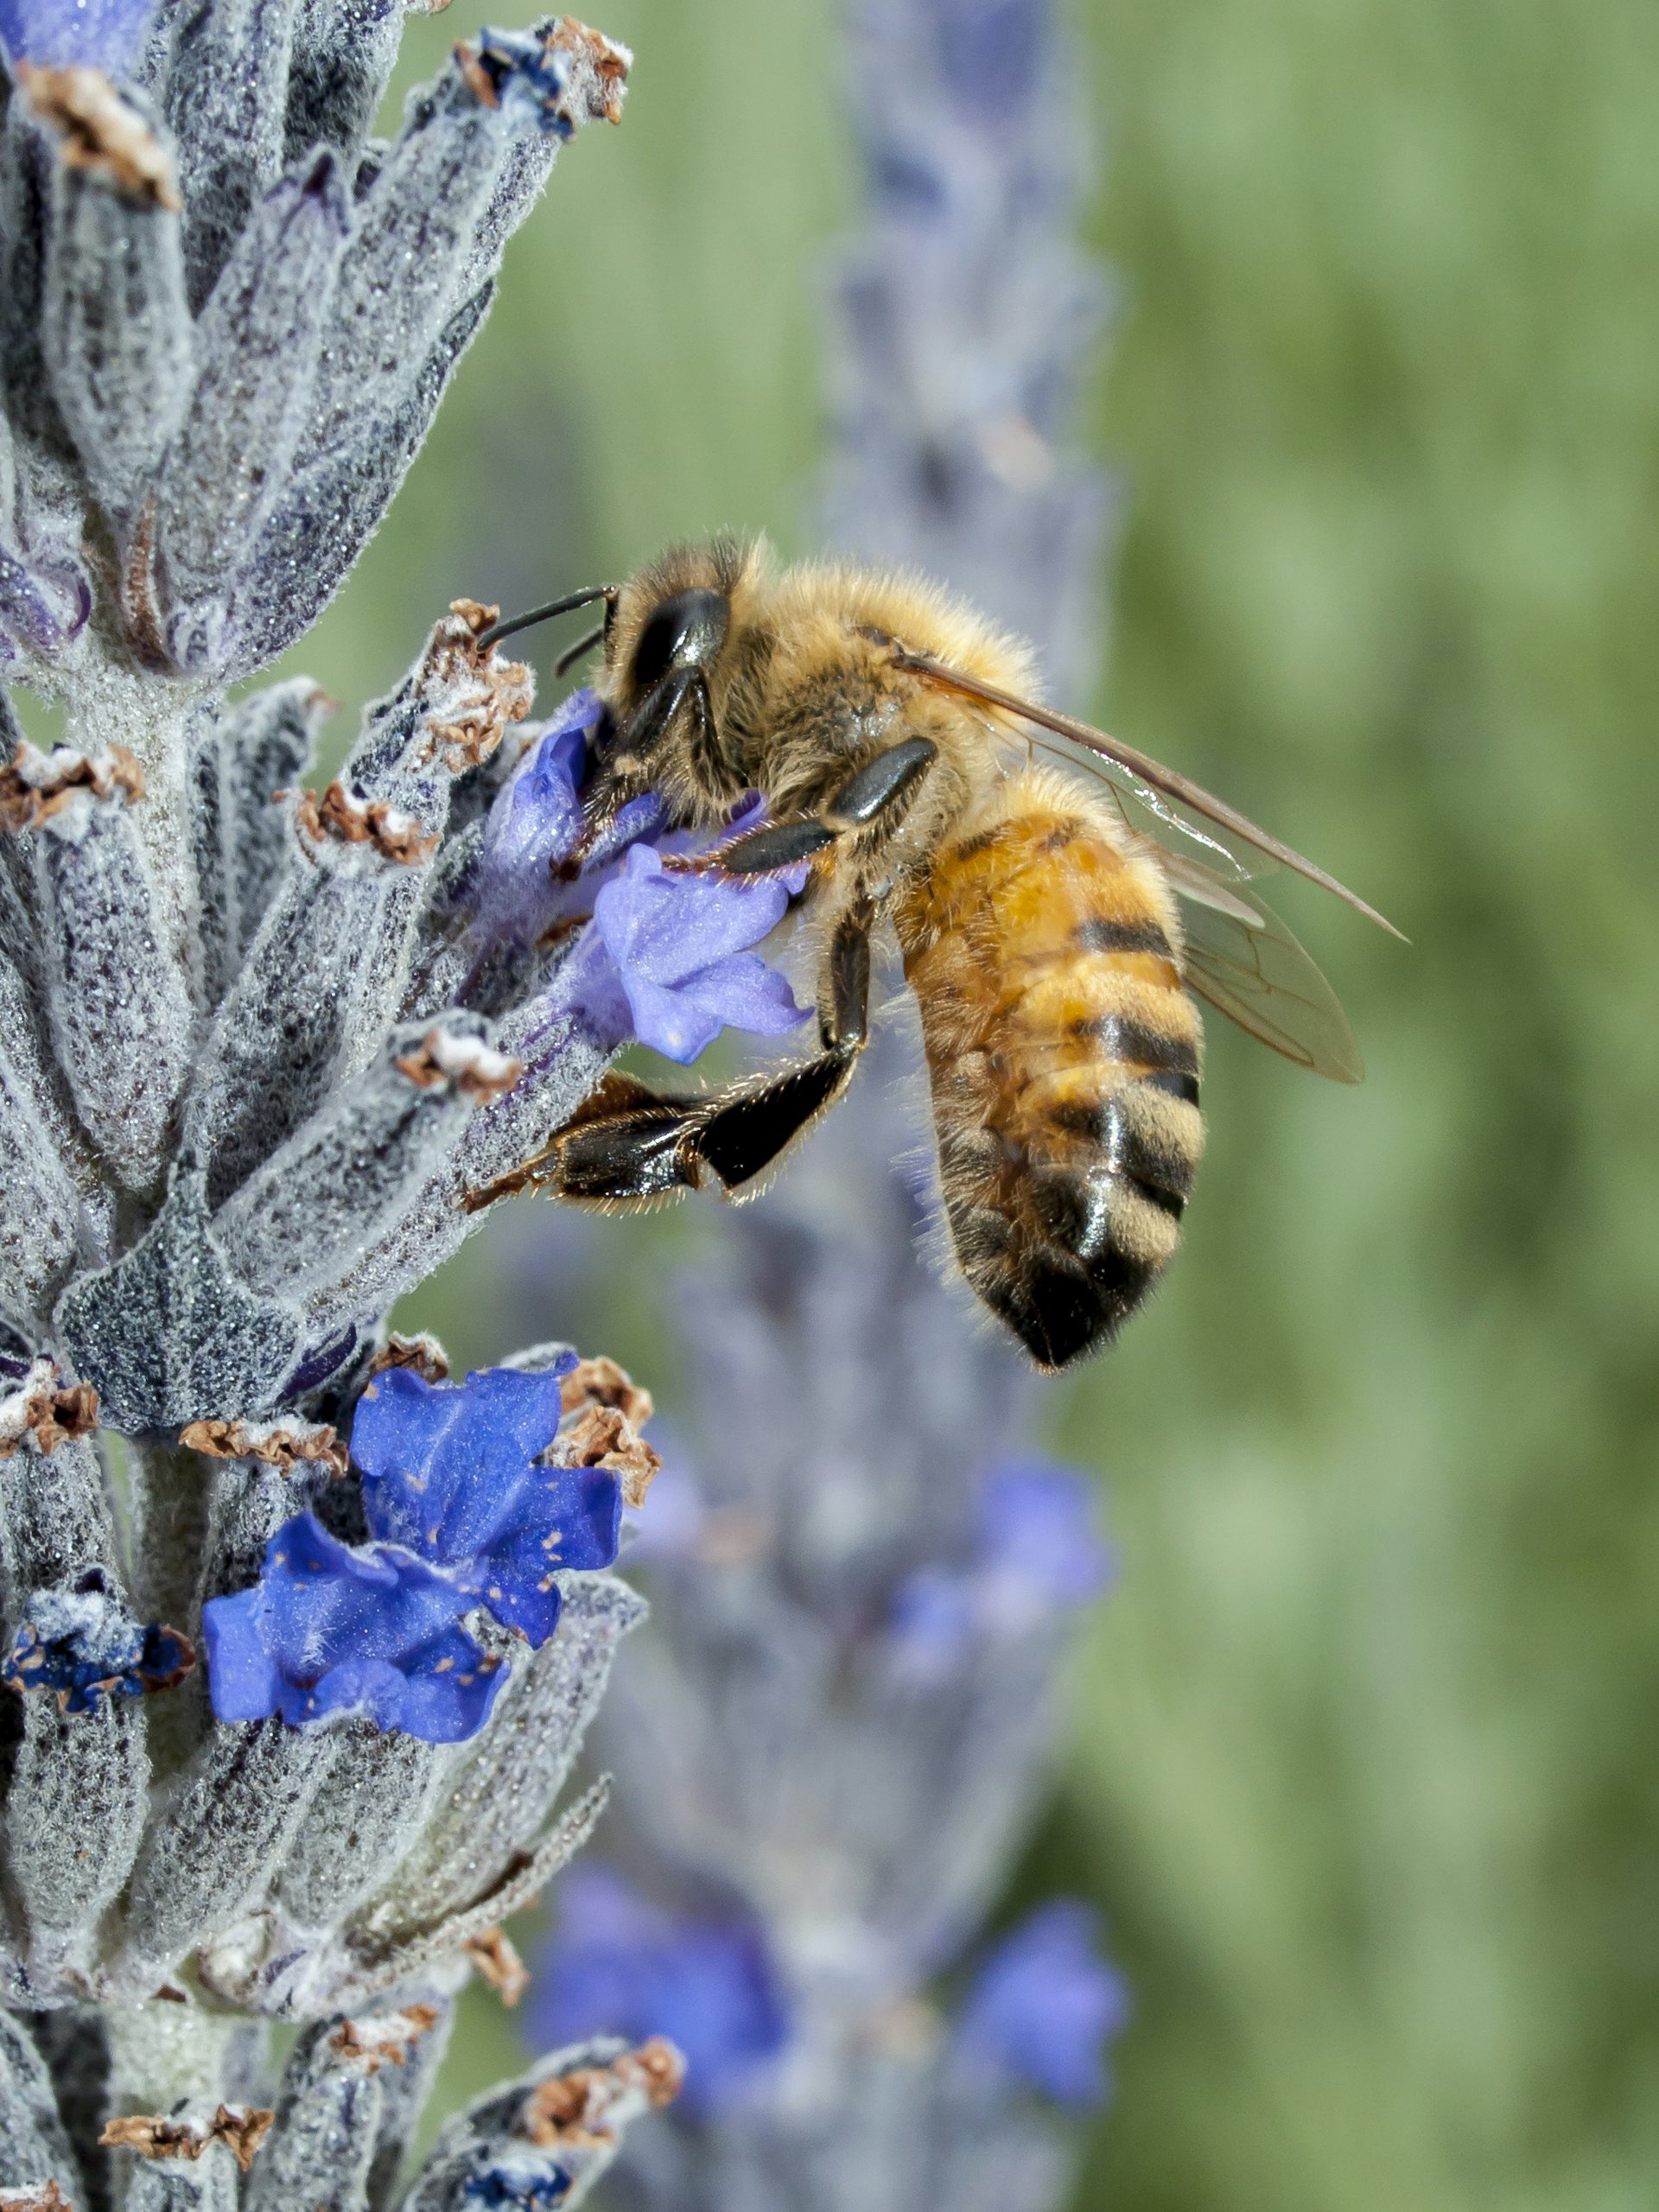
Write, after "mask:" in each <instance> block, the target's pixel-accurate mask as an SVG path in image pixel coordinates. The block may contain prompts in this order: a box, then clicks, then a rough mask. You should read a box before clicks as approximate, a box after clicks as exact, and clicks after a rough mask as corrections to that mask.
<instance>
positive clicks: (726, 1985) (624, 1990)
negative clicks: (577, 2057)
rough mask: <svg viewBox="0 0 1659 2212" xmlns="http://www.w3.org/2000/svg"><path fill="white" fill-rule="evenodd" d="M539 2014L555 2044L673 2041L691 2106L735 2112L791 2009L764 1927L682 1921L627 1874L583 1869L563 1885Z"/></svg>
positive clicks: (540, 1981) (735, 1920)
mask: <svg viewBox="0 0 1659 2212" xmlns="http://www.w3.org/2000/svg"><path fill="white" fill-rule="evenodd" d="M534 1987H535V1995H534V1998H533V1999H532V2002H531V2021H532V2024H533V2025H534V2027H535V2029H536V2031H537V2036H538V2037H539V2038H540V2039H541V2040H542V2041H543V2043H546V2044H553V2045H557V2044H563V2043H571V2042H575V2041H576V2040H578V2039H579V2038H580V2037H583V2036H586V2035H591V2034H592V2033H593V2031H594V2029H595V2028H596V2027H601V2026H602V2027H604V2028H605V2029H606V2030H607V2031H611V2030H614V2031H616V2032H617V2033H618V2034H620V2035H626V2036H629V2037H643V2036H646V2035H665V2036H667V2037H668V2038H669V2039H670V2041H671V2043H673V2044H676V2045H677V2047H678V2049H679V2050H681V2051H683V2054H684V2056H685V2062H686V2078H685V2088H684V2090H683V2093H682V2095H681V2100H680V2101H681V2106H682V2109H683V2110H684V2111H685V2112H686V2113H689V2114H690V2115H693V2116H696V2115H697V2114H700V2113H711V2112H715V2111H717V2110H719V2109H720V2108H721V2107H722V2106H726V2105H729V2104H730V2103H731V2102H732V2101H734V2099H735V2098H737V2097H738V2096H739V2095H740V2094H741V2092H742V2090H743V2088H744V2087H745V2086H746V2084H747V2083H748V2082H749V2081H750V2080H751V2079H752V2078H753V2075H754V2074H755V2072H756V2069H758V2068H760V2066H762V2065H763V2064H764V2063H766V2060H767V2059H769V2058H771V2057H772V2056H775V2055H776V2054H777V2053H778V2052H779V2050H781V2049H782V2048H783V2045H784V2043H785V2039H786V2038H787V2036H788V2032H789V2020H788V2014H787V2012H786V2011H785V2005H784V2000H783V1997H782V1994H781V1993H780V1991H779V1986H778V1983H777V1979H776V1976H775V1974H774V1972H773V1969H772V1961H771V1959H770V1957H769V1955H768V1954H767V1950H766V1943H765V1941H764V1939H763V1937H762V1936H761V1934H760V1929H758V1928H757V1927H756V1926H755V1925H754V1923H753V1922H752V1921H750V1920H749V1919H747V1917H745V1916H741V1915H739V1914H736V1913H727V1914H723V1915H720V1916H709V1917H704V1918H696V1919H676V1918H675V1917H673V1916H671V1915H670V1914H669V1913H667V1912H664V1911H663V1910H660V1909H659V1908H658V1906H656V1905H653V1904H651V1903H649V1902H648V1900H647V1899H646V1898H645V1897H642V1896H641V1895H640V1893H639V1891H637V1890H635V1889H634V1888H633V1887H632V1885H630V1884H629V1883H627V1882H626V1881H624V1880H623V1879H622V1878H621V1877H620V1875H617V1874H614V1873H612V1872H609V1871H608V1870H607V1869H606V1868H604V1867H600V1866H577V1867H574V1868H573V1869H572V1870H571V1872H569V1874H568V1875H567V1876H566V1877H565V1878H564V1880H563V1883H562V1884H561V1885H560V1890H559V1922H558V1929H557V1932H556V1935H555V1936H554V1937H553V1939H552V1940H551V1942H549V1943H548V1944H547V1946H546V1947H545V1948H544V1949H543V1953H542V1955H541V1958H540V1961H538V1966H537V1975H536V1980H535V1985H534Z"/></svg>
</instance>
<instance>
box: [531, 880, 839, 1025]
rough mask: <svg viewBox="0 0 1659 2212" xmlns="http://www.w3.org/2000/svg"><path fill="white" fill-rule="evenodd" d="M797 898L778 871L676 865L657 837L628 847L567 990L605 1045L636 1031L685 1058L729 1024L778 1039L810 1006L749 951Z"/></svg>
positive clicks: (601, 898)
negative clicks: (749, 873) (746, 875)
mask: <svg viewBox="0 0 1659 2212" xmlns="http://www.w3.org/2000/svg"><path fill="white" fill-rule="evenodd" d="M789 898H790V893H789V887H788V884H787V882H786V881H785V880H783V879H782V878H780V877H776V876H763V877H757V878H753V879H749V880H743V879H740V878H738V877H734V876H727V875H721V874H719V873H718V872H717V871H714V870H711V871H709V873H708V874H701V873H695V872H692V871H689V870H688V871H684V872H681V871H677V870H671V869H668V868H665V867H664V861H663V856H662V855H661V854H660V853H658V852H657V851H655V850H654V849H652V847H651V846H649V845H633V846H631V847H630V848H629V850H628V852H627V855H626V857H625V859H624V860H623V862H622V866H621V868H620V870H619V871H618V873H617V874H615V875H614V876H613V878H612V880H610V881H609V882H608V883H607V884H605V885H604V886H603V887H601V890H600V893H599V895H598V897H597V898H596V899H594V926H593V928H592V929H591V930H589V931H588V933H587V935H586V937H585V938H583V940H582V944H580V945H579V946H578V948H577V950H576V951H575V953H574V954H573V955H572V957H571V961H570V963H569V972H566V973H562V974H561V976H560V977H559V988H560V995H561V996H562V997H563V998H564V999H565V1001H566V1002H567V1003H569V1004H571V1005H573V1006H575V1007H579V1008H580V1010H581V1012H582V1017H583V1020H584V1022H585V1024H586V1026H587V1027H588V1032H589V1033H590V1034H591V1035H593V1036H594V1038H595V1039H598V1040H600V1041H601V1042H602V1043H603V1044H605V1045H607V1046H609V1047H612V1048H613V1047H614V1046H617V1045H619V1044H621V1043H624V1042H626V1040H627V1039H630V1038H632V1039H637V1040H638V1041H639V1043H640V1044H642V1045H649V1046H651V1047H652V1051H653V1052H661V1053H662V1054H663V1055H664V1057H665V1058H668V1059H671V1060H678V1061H680V1062H681V1063H682V1064H683V1063H684V1062H686V1061H688V1060H695V1059H696V1057H697V1055H698V1053H699V1052H702V1050H703V1049H704V1048H705V1046H709V1045H710V1044H712V1043H713V1042H714V1040H715V1038H716V1037H717V1036H718V1035H719V1034H720V1033H721V1030H722V1029H747V1030H749V1031H751V1032H752V1033H753V1034H755V1035H757V1036H761V1037H781V1036H783V1035H784V1034H785V1033H786V1032H788V1031H789V1030H791V1029H795V1028H798V1027H799V1026H800V1024H801V1023H802V1022H804V1020H807V1018H808V1016H809V1014H810V1007H801V1006H798V1005H797V1004H796V1002H795V995H794V993H793V992H792V991H791V989H790V987H789V984H788V982H787V980H786V979H785V977H784V976H780V975H779V973H778V972H777V970H776V969H772V968H769V967H767V965H766V962H765V961H764V960H762V959H761V958H760V956H759V955H758V954H757V953H755V952H753V951H752V950H750V949H749V948H750V947H751V946H753V945H756V944H760V941H761V939H762V938H765V937H766V936H768V935H769V934H770V933H771V931H772V930H773V929H775V928H776V926H777V925H778V924H779V922H780V921H781V920H782V919H783V918H784V914H785V910H786V909H787V907H788V905H789Z"/></svg>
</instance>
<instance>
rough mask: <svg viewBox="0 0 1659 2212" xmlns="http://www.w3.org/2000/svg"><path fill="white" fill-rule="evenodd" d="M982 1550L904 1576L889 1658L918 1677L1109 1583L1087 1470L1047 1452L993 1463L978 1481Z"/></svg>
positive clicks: (953, 1664)
mask: <svg viewBox="0 0 1659 2212" xmlns="http://www.w3.org/2000/svg"><path fill="white" fill-rule="evenodd" d="M978 1523H979V1526H978V1533H977V1541H976V1547H975V1549H976V1557H975V1559H974V1561H973V1564H972V1565H971V1566H970V1567H968V1568H966V1569H965V1570H964V1569H963V1568H960V1567H947V1566H944V1565H940V1564H937V1563H936V1564H930V1565H929V1566H926V1567H918V1569H917V1570H916V1572H915V1573H913V1574H911V1575H909V1576H907V1577H906V1580H904V1581H903V1582H901V1583H900V1584H899V1587H898V1588H897V1590H896V1591H895V1592H894V1593H893V1610H892V1612H891V1614H890V1616H889V1630H890V1637H891V1642H890V1645H889V1651H890V1656H891V1658H892V1661H893V1665H894V1667H895V1669H896V1670H897V1671H898V1672H899V1675H901V1676H903V1677H904V1678H905V1679H906V1680H908V1681H912V1682H920V1683H926V1682H931V1681H940V1680H942V1679H944V1677H946V1676H948V1675H951V1674H953V1673H954V1672H955V1671H956V1670H957V1668H959V1667H960V1666H961V1665H962V1664H963V1662H964V1661H965V1660H966V1659H967V1657H968V1656H969V1652H970V1651H971V1650H972V1649H974V1647H975V1646H976V1644H977V1643H981V1642H982V1641H986V1640H994V1639H995V1638H996V1637H1008V1636H1020V1635H1023V1634H1026V1633H1027V1632H1029V1631H1030V1630H1033V1629H1036V1628H1039V1627H1040V1626H1042V1624H1044V1623H1045V1622H1046V1621H1047V1620H1049V1619H1051V1618H1052V1616H1053V1615H1054V1614H1055V1613H1056V1612H1057V1611H1059V1610H1060V1609H1061V1608H1063V1607H1069V1606H1072V1605H1086V1604H1087V1603H1088V1601H1089V1599H1091V1598H1094V1597H1097V1596H1098V1595H1099V1593H1100V1592H1101V1591H1102V1590H1103V1588H1104V1586H1105V1585H1106V1582H1107V1580H1108V1578H1109V1573H1110V1567H1111V1560H1110V1554H1109V1552H1108V1550H1107V1548H1106V1546H1105V1545H1104V1544H1103V1542H1102V1541H1101V1540H1100V1537H1099V1535H1097V1533H1096V1529H1095V1525H1094V1496H1093V1491H1092V1488H1091V1486H1090V1483H1089V1482H1088V1480H1087V1479H1086V1478H1085V1477H1084V1476H1082V1475H1080V1474H1077V1473H1075V1472H1074V1471H1072V1470H1071V1468H1069V1467H1060V1466H1056V1465H1052V1463H1051V1462H1049V1461H1046V1460H1041V1459H1020V1460H1010V1461H1007V1462H1005V1463H1003V1464H1002V1465H1000V1466H996V1467H993V1468H992V1469H991V1471H990V1472H989V1473H988V1475H987V1476H986V1478H985V1480H984V1483H983V1484H982V1487H981V1491H980V1496H979V1510H978Z"/></svg>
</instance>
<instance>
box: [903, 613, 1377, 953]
mask: <svg viewBox="0 0 1659 2212" xmlns="http://www.w3.org/2000/svg"><path fill="white" fill-rule="evenodd" d="M897 659H898V663H899V666H900V667H901V668H904V669H906V670H908V671H910V673H911V674H912V675H914V676H919V677H922V678H923V680H924V681H925V682H926V683H931V684H933V685H935V686H936V687H937V688H938V690H943V691H954V692H957V694H959V695H960V696H962V697H963V698H968V699H977V700H979V701H980V702H982V704H984V705H985V706H988V707H995V708H997V709H999V710H1000V711H1001V713H1003V714H1005V715H1017V716H1018V717H1019V719H1020V721H1025V722H1033V723H1035V724H1036V725H1037V727H1038V728H1041V729H1047V730H1052V731H1053V733H1054V734H1055V735H1056V736H1057V737H1063V738H1065V739H1067V740H1068V741H1070V742H1071V744H1073V745H1077V746H1081V747H1083V749H1084V751H1085V752H1087V753H1092V754H1093V755H1094V756H1095V760H1094V761H1093V762H1092V763H1091V764H1090V765H1091V766H1096V768H1097V772H1098V773H1100V774H1101V775H1102V776H1103V777H1104V778H1105V779H1106V780H1107V781H1108V782H1109V783H1110V784H1111V785H1112V786H1113V787H1114V791H1115V792H1116V796H1117V797H1118V798H1119V801H1120V804H1122V802H1123V801H1124V800H1128V801H1132V802H1134V803H1135V805H1136V806H1137V807H1138V808H1141V809H1143V810H1145V811H1146V812H1147V814H1149V815H1150V816H1151V817H1153V820H1154V823H1155V824H1156V825H1157V826H1156V827H1155V828H1154V829H1153V830H1152V833H1151V834H1152V835H1153V836H1154V837H1155V838H1156V839H1157V841H1158V842H1159V843H1160V844H1164V845H1167V844H1168V843H1169V842H1170V840H1169V836H1168V834H1167V833H1169V832H1170V831H1175V832H1178V833H1179V836H1181V837H1182V838H1184V839H1185V840H1187V841H1188V842H1190V843H1192V844H1197V845H1199V846H1202V847H1203V848H1204V849H1205V861H1206V864H1207V867H1208V870H1209V872H1210V874H1211V875H1212V876H1217V877H1223V878H1226V879H1228V880H1231V881H1234V882H1239V883H1246V882H1249V880H1251V878H1253V877H1255V876H1257V875H1262V874H1267V873H1268V871H1269V870H1270V869H1272V868H1293V869H1294V871H1295V873H1296V874H1298V875H1302V876H1306V878H1307V880H1308V881H1309V882H1310V883H1317V884H1318V885H1319V888H1320V889H1321V890H1322V891H1328V892H1330V893H1332V896H1333V897H1334V898H1338V899H1341V900H1342V901H1343V902H1344V905H1346V906H1351V907H1352V908H1353V909H1354V911H1355V912H1356V913H1359V914H1363V915H1364V917H1365V918H1366V920H1367V921H1370V922H1375V923H1376V925H1377V927H1378V928H1379V929H1385V930H1387V931H1388V932H1389V935H1390V936H1391V937H1400V936H1401V935H1402V932H1401V931H1399V930H1397V929H1395V926H1394V924H1393V923H1392V922H1391V921H1389V920H1388V919H1387V918H1385V917H1384V916H1383V915H1382V914H1379V913H1378V912H1377V911H1376V907H1375V906H1368V905H1367V904H1366V902H1365V900H1364V899H1362V898H1361V897H1360V896H1359V894H1358V893H1357V892H1353V891H1350V890H1349V889H1348V887H1347V886H1346V885H1345V884H1342V883H1338V880H1337V879H1336V877H1335V876H1334V875H1329V874H1326V873H1325V869H1324V868H1319V866H1317V865H1316V864H1315V862H1313V861H1310V860H1308V859H1306V857H1305V856H1304V855H1302V854H1300V853H1299V852H1296V851H1295V850H1294V849H1293V848H1292V847H1290V846H1289V845H1286V844H1282V843H1281V842H1280V840H1279V839H1278V838H1277V837H1274V836H1269V835H1268V832H1267V831H1266V830H1265V829H1261V828H1259V827H1258V826H1257V824H1256V823H1254V822H1252V821H1251V820H1250V819H1249V817H1248V816H1246V815H1243V814H1240V813H1239V812H1238V811H1237V810H1236V808H1234V807H1230V806H1229V805H1228V804H1227V802H1226V801H1225V799H1219V798H1216V796H1215V794H1214V793H1213V792H1211V791H1205V790H1204V789H1203V787H1202V786H1201V785H1198V784H1194V783H1190V782H1189V781H1188V780H1187V779H1186V778H1185V776H1181V775H1178V774H1177V773H1176V772H1175V771H1174V769H1173V768H1166V767H1164V766H1161V765H1160V763H1159V762H1158V761H1156V760H1151V759H1149V758H1148V756H1147V754H1146V753H1141V752H1138V751H1137V750H1136V749H1135V747H1134V746H1132V745H1126V744H1125V743H1124V742H1123V741H1122V739H1121V738H1116V737H1109V736H1108V734H1106V732H1105V731H1104V730H1100V729H1096V728H1093V727H1092V726H1091V725H1090V723H1088V722H1080V721H1074V720H1073V719H1072V717H1071V715H1061V714H1057V713H1055V711H1054V709H1052V707H1040V706H1039V705H1037V703H1036V702H1034V701H1033V700H1030V699H1020V698H1018V697H1016V696H1015V695H1014V693H1013V692H1012V691H1001V690H998V689H997V687H996V685H995V684H994V683H981V682H980V681H979V679H978V677H973V676H965V675H963V672H962V671H960V670H959V669H955V668H950V667H948V666H946V664H944V662H943V661H936V660H931V659H929V658H928V657H927V656H926V654H925V653H912V652H906V651H905V649H904V648H903V647H899V648H898V650H897ZM1189 817H1196V819H1189ZM1125 819H1126V820H1128V821H1129V823H1130V826H1131V827H1132V828H1136V827H1139V826H1140V825H1139V824H1138V823H1136V822H1135V819H1134V817H1132V816H1131V815H1129V814H1128V810H1127V808H1126V809H1125ZM1176 849H1177V850H1178V851H1179V846H1178V847H1177V848H1176ZM1287 934H1288V932H1287ZM1293 941H1294V940H1293Z"/></svg>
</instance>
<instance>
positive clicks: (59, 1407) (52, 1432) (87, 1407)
mask: <svg viewBox="0 0 1659 2212" xmlns="http://www.w3.org/2000/svg"><path fill="white" fill-rule="evenodd" d="M96 1427H98V1393H97V1391H96V1390H95V1389H93V1388H92V1384H91V1383H61V1382H60V1370H59V1368H58V1366H57V1363H56V1362H55V1361H53V1360H49V1359H37V1360H36V1361H35V1364H34V1365H33V1366H32V1367H31V1368H30V1369H29V1372H28V1374H27V1375H26V1376H24V1377H23V1379H22V1382H21V1383H19V1384H18V1385H17V1388H16V1389H15V1390H11V1391H9V1392H8V1393H7V1395H5V1396H4V1397H3V1398H0V1459H10V1458H11V1456H12V1454H13V1453H14V1452H16V1451H18V1450H19V1449H20V1448H21V1446H22V1444H23V1442H24V1441H25V1440H26V1439H28V1438H29V1437H31V1436H32V1437H33V1438H34V1440H35V1443H36V1444H37V1445H38V1446H40V1448H41V1451H42V1452H46V1453H47V1454H48V1456H49V1455H50V1454H51V1453H52V1452H55V1451H56V1450H57V1448H58V1446H59V1445H60V1444H67V1443H72V1442H73V1440H75V1439H76V1438H77V1437H80V1436H90V1435H91V1434H92V1431H93V1430H94V1429H95V1428H96Z"/></svg>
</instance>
